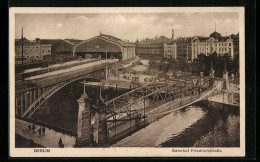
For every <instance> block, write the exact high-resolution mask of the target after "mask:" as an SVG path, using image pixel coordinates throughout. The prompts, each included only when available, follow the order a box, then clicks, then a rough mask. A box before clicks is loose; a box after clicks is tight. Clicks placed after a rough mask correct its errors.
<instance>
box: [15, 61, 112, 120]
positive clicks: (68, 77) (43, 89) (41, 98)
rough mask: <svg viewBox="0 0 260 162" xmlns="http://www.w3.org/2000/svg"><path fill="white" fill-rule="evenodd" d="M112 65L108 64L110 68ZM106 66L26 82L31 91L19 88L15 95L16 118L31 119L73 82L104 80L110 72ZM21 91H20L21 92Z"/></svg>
mask: <svg viewBox="0 0 260 162" xmlns="http://www.w3.org/2000/svg"><path fill="white" fill-rule="evenodd" d="M111 65H112V64H107V65H106V68H108V69H109V68H110V67H111ZM104 67H105V64H101V65H98V66H93V67H91V68H89V69H81V70H79V71H77V72H76V73H69V72H68V73H65V74H62V75H58V76H51V77H47V78H40V79H37V80H31V81H25V82H24V83H23V85H25V84H29V87H30V88H29V89H27V90H24V89H25V88H23V87H17V85H16V89H18V90H16V94H15V109H16V116H17V117H21V118H30V117H31V116H32V115H33V113H34V112H35V111H36V110H37V109H38V108H39V107H40V106H41V105H42V104H43V103H44V102H45V101H46V100H48V99H49V98H50V97H51V96H52V95H53V94H55V93H56V92H57V91H59V90H60V89H62V88H63V87H65V86H66V85H69V84H71V83H72V82H75V81H79V80H83V79H93V78H94V79H102V78H105V76H106V73H109V70H105V69H104ZM19 89H20V90H19Z"/></svg>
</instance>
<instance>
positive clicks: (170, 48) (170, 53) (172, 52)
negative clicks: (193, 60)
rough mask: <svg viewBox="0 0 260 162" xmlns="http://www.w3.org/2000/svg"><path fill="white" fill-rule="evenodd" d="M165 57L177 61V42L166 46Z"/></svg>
mask: <svg viewBox="0 0 260 162" xmlns="http://www.w3.org/2000/svg"><path fill="white" fill-rule="evenodd" d="M163 47H164V57H166V58H174V59H177V47H176V42H175V41H172V42H171V43H169V44H166V43H165V44H164V45H163Z"/></svg>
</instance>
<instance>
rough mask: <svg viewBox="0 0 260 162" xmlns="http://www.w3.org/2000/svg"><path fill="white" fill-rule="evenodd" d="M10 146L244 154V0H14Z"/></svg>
mask: <svg viewBox="0 0 260 162" xmlns="http://www.w3.org/2000/svg"><path fill="white" fill-rule="evenodd" d="M9 16H10V17H9V21H10V24H9V30H10V31H9V43H10V46H9V65H10V66H9V70H10V71H9V76H10V87H9V88H10V96H9V97H10V109H9V111H10V141H9V142H10V155H11V156H14V157H39V156H40V157H55V156H57V157H61V156H62V157H74V156H76V157H79V156H80V157H117V156H119V157H127V156H138V157H142V156H143V157H149V156H150V157H153V156H163V157H167V156H170V157H174V156H177V157H178V156H220V157H221V156H244V155H245V47H244V44H245V42H244V9H243V7H215V8H214V7H208V8H207V7H204V8H198V7H189V8H183V7H165V8H159V7H152V8H146V7H139V8H137V7H126V8H122V7H121V8H112V7H111V8H102V7H99V8H93V7H92V8H77V9H76V8H10V15H9Z"/></svg>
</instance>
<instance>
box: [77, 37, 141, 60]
mask: <svg viewBox="0 0 260 162" xmlns="http://www.w3.org/2000/svg"><path fill="white" fill-rule="evenodd" d="M73 54H74V55H75V56H81V57H82V58H86V56H89V55H92V56H93V57H96V56H101V58H106V57H107V58H117V59H120V60H121V59H122V60H126V59H130V58H133V57H135V56H136V55H135V44H134V43H130V42H128V41H123V40H121V39H119V38H116V37H114V36H111V35H105V34H102V33H100V35H99V36H96V37H93V38H90V39H88V40H85V41H82V42H80V43H78V44H76V45H75V46H73Z"/></svg>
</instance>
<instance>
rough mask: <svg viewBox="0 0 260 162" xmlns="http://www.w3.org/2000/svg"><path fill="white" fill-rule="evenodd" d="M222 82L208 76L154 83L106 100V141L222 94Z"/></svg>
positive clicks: (219, 79)
mask: <svg viewBox="0 0 260 162" xmlns="http://www.w3.org/2000/svg"><path fill="white" fill-rule="evenodd" d="M223 83H224V79H222V78H211V77H189V78H182V79H176V80H170V81H168V82H167V83H158V82H157V83H156V82H154V83H150V84H147V85H144V86H142V87H139V88H136V89H134V90H132V91H129V92H127V93H125V94H122V95H120V96H118V97H116V98H114V99H112V100H110V101H107V102H105V105H106V122H107V132H108V139H110V141H117V140H118V139H120V138H121V137H125V136H127V135H129V133H131V132H133V131H136V130H139V129H140V128H142V127H145V126H146V125H148V124H150V123H152V122H154V121H156V120H158V119H160V118H161V117H163V116H165V115H167V114H169V113H171V112H173V111H176V110H177V109H180V108H182V107H186V106H188V105H191V104H193V103H195V102H197V101H199V100H202V99H204V98H206V97H209V96H210V95H216V94H219V93H222V92H223V91H222V89H223ZM121 139H122V138H121Z"/></svg>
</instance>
